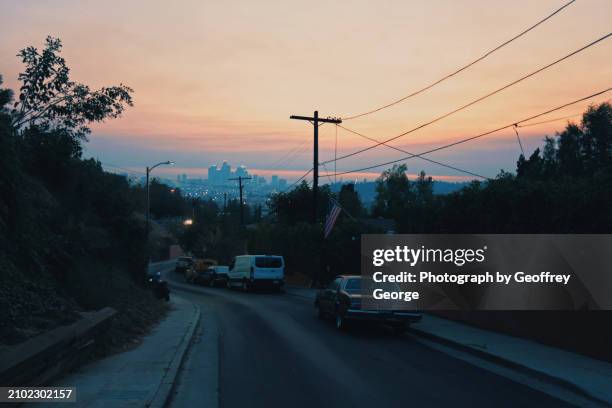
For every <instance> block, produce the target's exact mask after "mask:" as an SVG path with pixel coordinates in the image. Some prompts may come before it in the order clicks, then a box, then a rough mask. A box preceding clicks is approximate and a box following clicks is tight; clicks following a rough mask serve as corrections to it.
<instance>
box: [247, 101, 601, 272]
mask: <svg viewBox="0 0 612 408" xmlns="http://www.w3.org/2000/svg"><path fill="white" fill-rule="evenodd" d="M406 170H407V168H406V166H405V165H395V166H394V167H392V168H391V169H388V170H385V171H384V172H383V173H382V174H381V176H380V177H379V178H378V180H377V185H376V198H375V201H374V203H373V205H372V207H371V208H370V209H365V208H364V206H363V204H362V203H361V201H360V200H359V196H358V194H357V193H356V192H355V190H354V186H353V185H351V184H345V185H343V186H342V189H341V191H340V192H338V193H337V194H334V193H332V192H331V191H330V190H329V188H328V187H327V186H323V187H322V188H321V189H320V193H319V203H318V207H319V209H321V210H320V211H319V219H318V220H317V221H318V225H314V226H313V225H312V190H311V188H310V187H309V186H308V184H307V183H306V182H302V183H301V184H300V185H298V186H297V187H296V188H294V189H293V190H291V191H289V192H285V193H279V194H276V195H274V196H272V197H271V198H270V201H269V210H270V214H271V217H272V219H273V222H272V223H267V224H265V225H262V226H260V227H259V228H258V229H257V230H255V231H252V232H251V234H250V239H249V248H250V249H253V250H255V251H265V252H275V253H281V254H283V255H285V258H286V262H287V265H288V269H289V271H291V270H294V271H298V272H302V273H306V274H308V275H310V276H313V277H316V276H322V277H323V280H329V279H331V278H332V277H333V276H334V275H336V274H338V273H359V270H360V268H359V264H358V259H359V245H358V243H359V241H360V235H361V234H362V233H369V232H385V231H383V230H380V229H378V230H377V229H376V228H375V227H372V226H369V225H370V224H368V223H367V222H363V221H364V220H363V218H365V217H367V218H370V219H378V218H383V219H390V220H393V221H394V222H395V232H397V233H603V232H610V231H611V230H612V209H611V207H610V206H608V205H607V204H606V203H608V202H610V200H611V199H612V171H611V170H612V107H611V106H610V104H608V103H603V104H601V105H599V106H592V107H590V108H589V109H588V110H587V111H586V112H585V113H584V115H583V118H582V120H581V122H580V123H579V124H575V123H569V124H568V125H567V126H566V128H565V129H564V130H563V131H562V132H561V133H558V134H556V135H555V136H554V137H546V138H545V141H544V146H543V148H542V150H540V149H536V150H535V151H534V152H533V154H531V156H529V158H525V157H523V156H522V155H521V156H520V157H519V159H518V162H517V168H516V174H512V173H508V172H504V171H501V172H500V173H499V175H498V176H497V177H496V178H495V179H492V180H488V181H485V182H481V181H473V182H472V183H470V184H469V185H468V186H466V187H464V188H463V189H461V190H459V191H456V192H453V193H450V194H445V195H436V194H434V192H433V183H434V181H433V179H432V178H431V177H428V176H427V175H426V174H425V173H424V172H421V173H420V174H419V176H418V177H417V178H416V179H415V180H409V178H408V176H407V173H406ZM331 197H333V198H334V199H336V200H337V201H338V202H340V204H341V205H342V207H343V208H344V209H345V210H346V212H345V213H343V214H341V215H340V217H339V219H338V222H337V225H336V227H335V228H334V231H333V232H332V234H331V236H330V237H329V238H328V239H327V240H323V237H322V232H321V230H322V228H321V225H322V224H323V223H324V220H325V216H326V215H327V213H328V208H329V206H330V198H331ZM348 214H350V215H348Z"/></svg>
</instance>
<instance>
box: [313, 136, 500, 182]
mask: <svg viewBox="0 0 612 408" xmlns="http://www.w3.org/2000/svg"><path fill="white" fill-rule="evenodd" d="M338 126H340V127H341V128H342V129H344V130H346V131H348V132H351V133H353V134H354V135H357V136H361V137H363V138H364V139H368V140H371V141H373V142H376V143H378V140H376V139H374V138H371V137H369V136H366V135H364V134H361V133H359V132H356V131H354V130H351V129H348V128H346V127H344V126H341V125H338ZM383 144H384V145H385V146H387V147H389V148H391V149H394V150H397V151H399V152H402V153H405V154H409V155H414V153H410V152H409V151H406V150H404V149H401V148H399V147H395V146H392V145H390V144H386V143H383ZM419 159H422V160H425V161H428V162H430V163H434V164H437V165H439V166H442V167H446V168H448V169H452V170H455V171H458V172H460V173H465V174H469V175H471V176H475V177H479V178H482V179H485V180H490V178H489V177H486V176H483V175H480V174H478V173H474V172H471V171H469V170H464V169H460V168H459V167H455V166H451V165H450V164H445V163H442V162H439V161H436V160H433V159H430V158H428V157H419ZM324 166H325V165H324ZM326 169H327V167H326ZM334 175H335V174H334ZM324 176H325V175H324Z"/></svg>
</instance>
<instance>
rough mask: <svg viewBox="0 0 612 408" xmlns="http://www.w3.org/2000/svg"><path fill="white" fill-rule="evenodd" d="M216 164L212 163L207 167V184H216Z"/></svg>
mask: <svg viewBox="0 0 612 408" xmlns="http://www.w3.org/2000/svg"><path fill="white" fill-rule="evenodd" d="M217 171H218V170H217V165H216V164H213V165H212V166H209V167H208V184H211V185H215V184H217V183H218V182H217V180H218V176H217Z"/></svg>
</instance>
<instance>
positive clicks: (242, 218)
mask: <svg viewBox="0 0 612 408" xmlns="http://www.w3.org/2000/svg"><path fill="white" fill-rule="evenodd" d="M250 179H251V178H250V177H242V176H238V177H236V178H231V179H228V180H238V188H239V189H240V225H242V226H244V201H243V200H242V180H250Z"/></svg>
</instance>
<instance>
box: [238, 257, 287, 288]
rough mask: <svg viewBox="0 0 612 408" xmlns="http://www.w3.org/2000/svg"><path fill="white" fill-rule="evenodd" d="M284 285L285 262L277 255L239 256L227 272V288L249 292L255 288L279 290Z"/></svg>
mask: <svg viewBox="0 0 612 408" xmlns="http://www.w3.org/2000/svg"><path fill="white" fill-rule="evenodd" d="M284 283H285V260H284V259H283V257H282V256H279V255H240V256H237V257H236V258H234V260H233V261H232V263H231V265H230V267H229V271H228V272H227V287H228V288H232V287H235V286H238V287H240V288H242V290H244V291H245V292H246V291H249V290H251V289H253V288H256V287H272V288H275V289H280V288H281V287H282V286H283V284H284Z"/></svg>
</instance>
